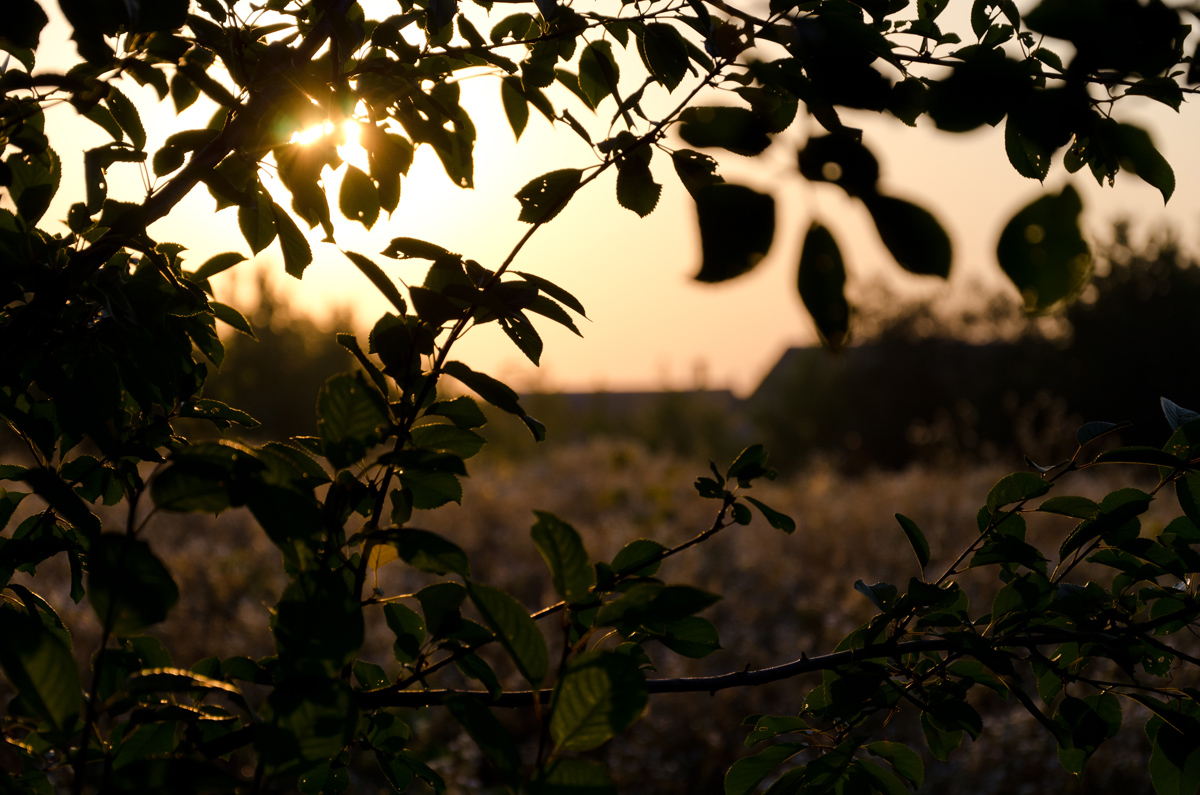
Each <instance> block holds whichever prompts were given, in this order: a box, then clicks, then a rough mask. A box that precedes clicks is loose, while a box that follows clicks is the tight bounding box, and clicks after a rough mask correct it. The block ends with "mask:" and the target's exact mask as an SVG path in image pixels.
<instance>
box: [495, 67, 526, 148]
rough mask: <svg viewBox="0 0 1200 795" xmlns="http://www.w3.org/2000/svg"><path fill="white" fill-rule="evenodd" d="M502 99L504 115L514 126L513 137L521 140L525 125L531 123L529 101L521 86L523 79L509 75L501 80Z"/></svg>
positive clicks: (510, 124) (511, 125)
mask: <svg viewBox="0 0 1200 795" xmlns="http://www.w3.org/2000/svg"><path fill="white" fill-rule="evenodd" d="M500 101H501V102H502V103H503V105H504V115H505V116H507V117H508V124H509V126H510V127H512V131H513V137H514V138H516V139H517V140H518V141H519V140H521V133H523V132H525V125H527V124H528V123H529V102H528V100H526V99H525V93H524V90H523V89H522V87H521V79H520V78H518V77H513V76H511V75H510V76H508V77H505V78H503V79H501V80H500Z"/></svg>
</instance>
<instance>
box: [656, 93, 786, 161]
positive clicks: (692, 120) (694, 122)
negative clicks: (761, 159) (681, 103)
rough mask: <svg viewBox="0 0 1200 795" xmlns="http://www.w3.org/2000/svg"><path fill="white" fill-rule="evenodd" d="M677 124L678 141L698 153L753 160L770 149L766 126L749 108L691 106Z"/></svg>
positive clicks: (681, 115)
mask: <svg viewBox="0 0 1200 795" xmlns="http://www.w3.org/2000/svg"><path fill="white" fill-rule="evenodd" d="M679 120H680V121H681V122H682V124H681V125H680V127H679V137H680V138H682V139H683V140H684V141H686V142H687V143H688V144H690V145H692V146H695V147H699V148H701V149H704V148H706V147H719V148H721V149H726V150H728V151H730V152H733V153H734V154H738V155H743V156H744V157H753V156H754V155H758V154H762V152H763V150H764V149H766V148H767V147H768V146H770V145H771V138H770V136H768V135H767V125H766V123H765V122H764V121H763V120H762V119H761V118H759V116H758V115H757V114H756V113H754V111H752V110H750V109H749V108H738V107H731V106H728V105H712V106H709V105H703V106H699V107H696V106H693V107H690V108H688V109H686V110H685V111H684V112H683V113H681V114H680V116H679Z"/></svg>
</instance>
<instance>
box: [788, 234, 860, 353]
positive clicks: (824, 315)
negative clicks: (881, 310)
mask: <svg viewBox="0 0 1200 795" xmlns="http://www.w3.org/2000/svg"><path fill="white" fill-rule="evenodd" d="M797 282H798V286H799V291H800V300H801V301H803V302H804V308H805V309H807V310H808V313H809V315H811V316H812V319H813V322H814V323H816V325H817V333H818V334H820V335H821V341H822V342H823V343H825V345H826V346H828V347H829V348H831V349H832V350H835V351H839V350H841V349H842V348H844V347H845V345H846V342H847V341H848V339H849V336H850V304H849V303H848V302H847V301H846V296H845V287H846V268H845V265H843V263H842V252H841V251H840V250H839V249H838V245H837V242H836V241H834V239H833V235H832V234H830V232H829V230H828V229H826V228H825V227H823V226H821V225H820V224H818V223H813V225H812V226H810V227H809V228H808V233H807V234H806V235H805V236H804V248H803V249H802V250H801V252H800V270H799V276H798V279H797Z"/></svg>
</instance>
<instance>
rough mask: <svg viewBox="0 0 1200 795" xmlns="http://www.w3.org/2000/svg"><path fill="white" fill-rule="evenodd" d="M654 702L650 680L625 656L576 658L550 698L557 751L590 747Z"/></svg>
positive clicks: (610, 654)
mask: <svg viewBox="0 0 1200 795" xmlns="http://www.w3.org/2000/svg"><path fill="white" fill-rule="evenodd" d="M648 700H649V697H648V692H647V689H646V678H645V676H643V675H642V671H641V669H640V668H639V667H638V664H637V662H636V661H634V660H633V659H632V658H631V657H629V656H627V655H624V654H617V653H615V652H608V651H593V652H587V653H586V654H582V655H580V656H579V657H577V658H576V659H575V660H573V661H572V662H571V663H570V664H569V665H568V666H567V670H566V673H564V674H563V677H562V679H560V680H559V683H558V685H557V687H555V689H554V697H553V699H552V700H551V702H550V710H551V711H550V736H551V737H553V738H554V747H555V748H556V749H565V750H568V751H588V750H591V749H592V748H596V747H597V746H600V745H602V744H603V743H605V742H607V741H608V740H609V739H611V738H612V737H614V736H616V735H617V734H620V733H621V732H623V731H625V730H626V729H628V728H629V727H630V726H632V725H633V724H634V722H635V721H637V719H638V718H639V717H641V715H642V711H643V710H645V708H646V703H647V701H648Z"/></svg>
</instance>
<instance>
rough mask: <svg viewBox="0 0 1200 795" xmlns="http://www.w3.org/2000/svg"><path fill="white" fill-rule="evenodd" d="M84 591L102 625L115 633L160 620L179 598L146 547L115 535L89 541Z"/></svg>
mask: <svg viewBox="0 0 1200 795" xmlns="http://www.w3.org/2000/svg"><path fill="white" fill-rule="evenodd" d="M87 593H88V601H89V602H91V605H92V608H93V609H94V610H95V611H96V616H97V617H98V618H99V619H100V624H101V626H105V627H108V628H109V629H110V630H111V631H112V632H113V634H115V635H118V636H120V635H138V634H141V633H142V632H143V631H144V630H145V629H146V628H148V627H150V626H152V625H154V624H157V623H159V622H161V621H164V620H165V619H166V617H167V613H168V612H170V610H171V608H172V607H174V606H175V603H176V602H178V601H179V588H178V587H177V586H176V585H175V581H174V580H173V579H171V574H170V572H168V571H167V568H166V567H165V566H163V564H162V562H161V561H159V559H158V558H157V557H155V555H154V553H153V552H151V551H150V547H149V545H148V544H146V542H145V541H139V540H137V539H134V538H130V537H129V536H126V535H123V534H117V533H103V534H101V535H100V536H99V537H98V538H97V539H96V540H95V541H93V542H92V546H91V548H90V549H89V550H88V585H87Z"/></svg>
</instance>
